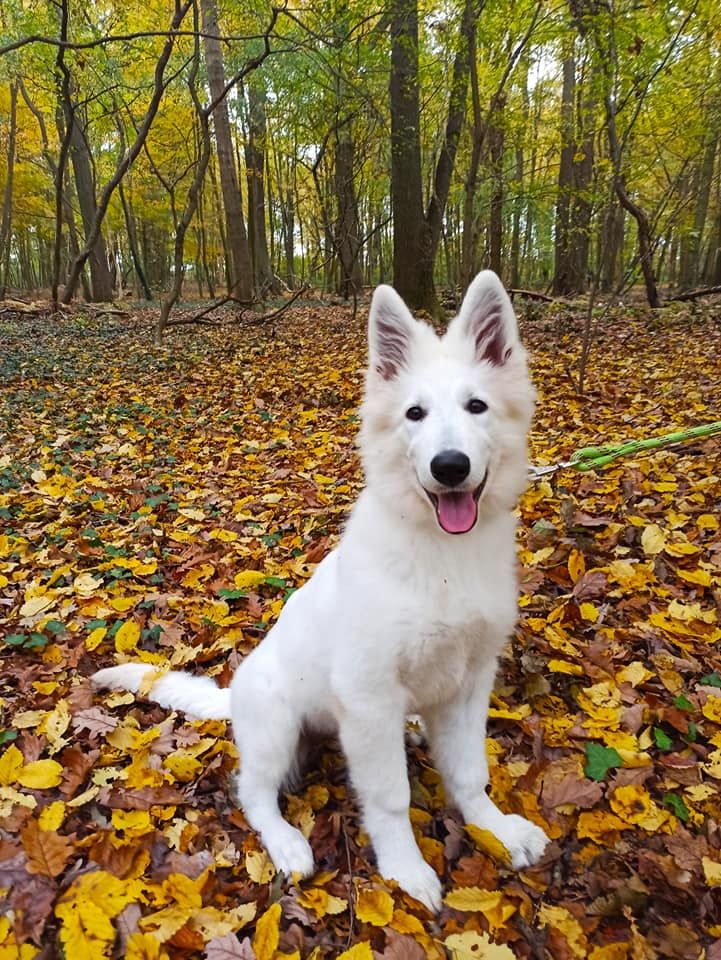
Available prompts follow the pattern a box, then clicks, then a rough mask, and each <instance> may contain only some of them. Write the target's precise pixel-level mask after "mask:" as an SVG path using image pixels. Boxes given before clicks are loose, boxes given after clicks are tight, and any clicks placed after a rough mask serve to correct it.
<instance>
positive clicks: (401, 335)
mask: <svg viewBox="0 0 721 960" xmlns="http://www.w3.org/2000/svg"><path fill="white" fill-rule="evenodd" d="M416 327H417V321H416V320H415V319H414V318H413V314H412V313H411V312H410V310H409V309H408V307H407V306H406V305H405V303H404V302H403V299H402V298H401V297H400V296H399V295H398V294H397V293H396V291H395V290H394V289H393V287H390V286H388V285H387V284H381V286H379V287H376V290H375V293H374V294H373V300H372V301H371V308H370V313H369V315H368V368H369V370H370V371H371V372H372V373H376V374H378V375H379V376H381V377H382V378H383V379H384V380H393V378H394V377H397V376H398V374H399V372H400V371H401V370H402V369H403V368H404V367H407V366H408V362H409V358H410V353H411V347H412V343H413V338H414V336H415V332H416Z"/></svg>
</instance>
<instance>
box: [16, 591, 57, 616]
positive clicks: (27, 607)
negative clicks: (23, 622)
mask: <svg viewBox="0 0 721 960" xmlns="http://www.w3.org/2000/svg"><path fill="white" fill-rule="evenodd" d="M56 600H57V598H56V597H52V596H50V597H49V596H48V595H47V594H43V596H41V597H31V598H30V599H29V600H26V601H25V603H24V604H23V605H22V607H20V616H21V617H36V616H37V615H38V614H39V613H42V611H43V610H47V609H48V607H52V606H53V604H54V603H55V602H56Z"/></svg>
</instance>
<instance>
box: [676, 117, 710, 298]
mask: <svg viewBox="0 0 721 960" xmlns="http://www.w3.org/2000/svg"><path fill="white" fill-rule="evenodd" d="M717 144H718V139H717V137H715V136H711V137H710V138H709V139H708V140H707V142H706V146H705V149H704V152H703V157H702V159H701V165H700V167H699V175H698V181H697V190H696V206H695V209H694V218H693V230H692V231H691V232H690V234H689V235H688V238H687V250H686V256H687V266H686V271H685V274H684V276H682V278H681V284H680V286H681V289H682V290H688V289H690V288H691V287H695V286H697V285H698V283H699V281H700V279H701V277H702V276H703V271H702V266H701V260H700V252H701V240H702V238H703V231H704V227H705V226H706V214H707V213H708V205H709V199H710V197H711V182H712V180H713V169H714V160H715V158H716V147H717Z"/></svg>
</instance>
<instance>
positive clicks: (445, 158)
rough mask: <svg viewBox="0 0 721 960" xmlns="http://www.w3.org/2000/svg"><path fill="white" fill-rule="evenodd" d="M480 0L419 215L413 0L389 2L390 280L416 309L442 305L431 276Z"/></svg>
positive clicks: (466, 11)
mask: <svg viewBox="0 0 721 960" xmlns="http://www.w3.org/2000/svg"><path fill="white" fill-rule="evenodd" d="M479 12H480V6H479V3H478V0H465V3H464V5H463V13H462V16H461V28H460V36H459V41H458V50H457V53H456V56H455V58H454V62H453V76H452V80H451V92H450V98H449V104H448V116H447V119H446V128H445V136H444V139H443V144H442V146H441V150H440V154H439V156H438V161H437V163H436V168H435V173H434V177H433V187H432V192H431V196H430V199H429V202H428V207H427V209H426V212H425V215H424V213H423V191H422V183H421V147H420V105H419V80H418V7H417V0H394V2H393V4H392V9H391V38H392V42H391V80H390V101H391V198H392V206H393V285H394V286H395V288H396V290H397V291H398V292H399V293H400V295H401V296H402V297H403V298H404V300H405V301H406V302H407V303H408V304H409V306H411V307H412V308H414V309H416V310H423V311H426V312H427V313H429V314H431V315H432V316H435V315H437V314H438V313H439V312H440V305H439V303H438V299H437V297H436V291H435V286H434V283H433V269H434V266H435V259H436V254H437V252H438V244H439V242H440V238H441V228H442V224H443V216H444V214H445V209H446V204H447V202H448V194H449V191H450V183H451V177H452V175H453V168H454V165H455V160H456V153H457V150H458V141H459V138H460V134H461V129H462V126H463V118H464V115H465V106H466V95H467V91H468V79H469V76H470V57H471V49H472V47H473V36H474V31H475V24H476V19H477V17H478V15H479Z"/></svg>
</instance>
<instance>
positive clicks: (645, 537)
mask: <svg viewBox="0 0 721 960" xmlns="http://www.w3.org/2000/svg"><path fill="white" fill-rule="evenodd" d="M641 546H642V547H643V552H644V553H645V554H646V556H647V557H655V556H656V554H657V553H661V551H662V550H663V548H664V547H665V546H666V534H665V533H664V532H663V530H662V529H661V528H660V527H659V526H658V524H656V523H650V524H649V525H648V526H647V527H644V529H643V533H642V534H641Z"/></svg>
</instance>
